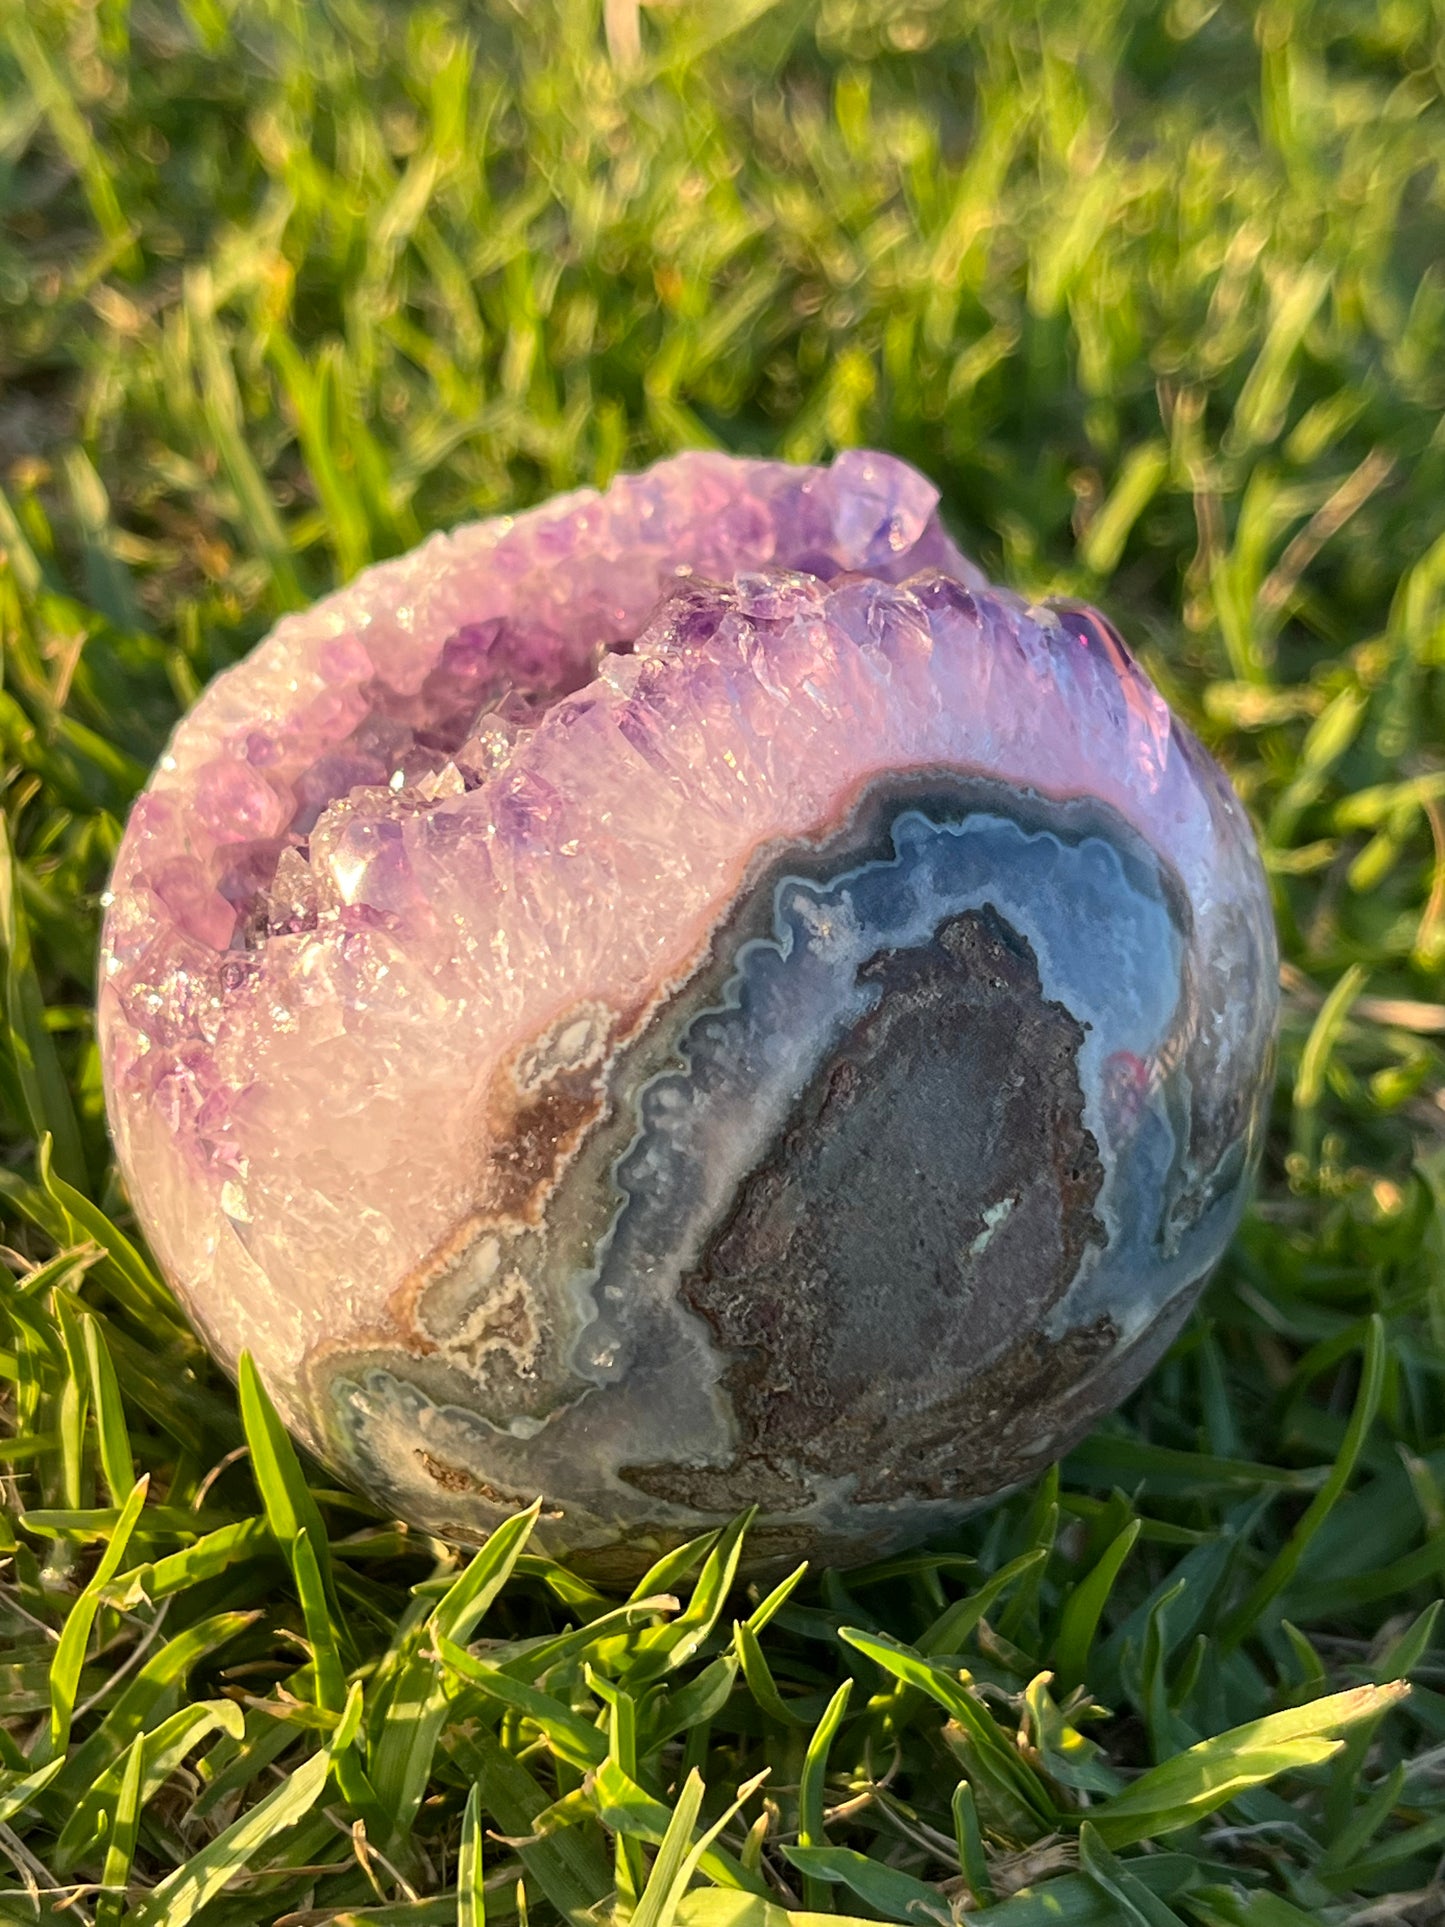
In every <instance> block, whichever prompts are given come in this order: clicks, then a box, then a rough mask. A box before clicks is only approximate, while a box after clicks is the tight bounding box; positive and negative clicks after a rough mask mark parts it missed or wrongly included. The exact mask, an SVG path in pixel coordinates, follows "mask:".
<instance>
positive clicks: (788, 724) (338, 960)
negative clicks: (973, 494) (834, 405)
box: [100, 452, 1275, 1571]
mask: <svg viewBox="0 0 1445 1927" xmlns="http://www.w3.org/2000/svg"><path fill="white" fill-rule="evenodd" d="M936 503H937V495H936V491H935V490H934V489H933V488H932V486H931V485H930V484H929V483H928V482H927V481H926V480H925V479H924V478H923V477H922V476H921V475H919V474H917V473H916V472H915V471H913V470H912V469H910V468H908V467H906V466H905V465H904V464H903V463H901V462H899V461H897V460H895V459H893V458H891V457H888V456H884V455H878V454H869V453H862V452H850V453H848V454H845V455H842V456H840V457H839V458H838V459H837V460H836V461H835V462H834V463H833V465H832V466H831V467H830V468H827V469H816V468H798V467H792V466H789V465H787V464H784V463H779V462H767V461H747V460H741V459H735V458H730V457H726V456H722V455H711V454H694V455H683V456H679V457H676V458H674V459H673V460H671V461H668V462H663V463H660V464H658V465H657V466H656V467H654V468H652V469H650V470H648V471H647V472H645V473H643V474H640V475H634V476H625V477H622V478H619V480H617V481H616V482H614V483H613V484H612V486H611V487H610V488H609V489H608V490H607V491H606V492H605V493H603V494H600V495H599V494H597V493H595V492H593V491H590V490H582V491H579V492H577V493H575V494H572V495H569V496H564V497H561V498H559V499H557V500H555V501H553V502H550V503H548V504H546V505H545V506H544V507H542V508H540V509H535V510H532V511H529V512H528V513H525V514H521V515H518V516H515V517H501V518H497V519H495V520H493V521H490V522H484V523H480V524H476V525H474V526H471V527H468V528H463V529H459V530H457V531H456V532H455V533H453V534H452V535H450V536H440V535H439V536H434V537H433V538H432V539H431V540H430V541H428V542H427V543H426V544H424V545H423V546H422V547H421V548H420V549H418V550H416V551H415V552H414V553H412V554H411V555H407V556H404V557H401V558H399V559H398V560H396V561H393V562H387V563H384V564H382V565H380V566H378V567H376V568H373V569H370V570H368V571H366V572H365V573H364V574H363V575H362V576H360V577H359V578H358V579H357V580H356V581H355V582H354V583H352V584H351V585H350V586H349V587H348V588H346V589H345V590H343V591H341V592H340V593H338V594H336V595H333V596H330V597H328V598H326V599H325V600H324V601H322V602H320V603H318V604H317V605H316V606H315V607H314V608H312V609H310V610H308V611H307V612H306V613H304V614H302V615H296V616H289V617H287V618H285V619H284V620H283V621H282V622H281V623H280V624H278V626H277V628H276V629H275V631H274V632H273V633H272V635H271V636H270V637H268V638H267V640H266V641H265V642H264V643H262V644H261V645H260V646H259V647H258V648H257V649H256V650H255V651H254V652H253V653H252V654H251V655H250V656H249V657H248V658H247V659H246V660H245V661H244V662H242V663H241V664H239V665H238V666H237V667H236V668H234V669H232V670H230V671H228V672H227V673H226V674H224V675H222V676H220V677H218V678H217V680H216V681H215V682H214V683H213V685H212V686H211V687H210V689H208V690H207V692H206V693H205V695H204V696H203V697H202V699H201V700H200V702H199V703H198V704H197V705H196V707H195V708H194V710H193V711H192V712H191V714H190V715H189V716H188V717H187V718H186V719H185V720H184V721H183V722H182V724H181V725H180V727H179V728H178V729H177V731H176V735H175V738H174V740H173V742H172V744H171V746H170V749H169V751H168V753H167V755H166V756H165V757H164V758H163V759H162V762H161V765H160V767H159V768H158V769H157V771H156V772H155V775H154V776H153V778H152V780H151V783H150V785H149V787H148V789H147V790H146V792H145V794H144V795H143V796H142V798H141V799H140V801H139V802H138V803H137V805H136V807H135V810H134V812H133V814H132V817H131V820H130V823H129V826H128V828H127V832H126V836H125V841H124V844H123V846H122V849H121V852H120V856H119V859H118V861H117V864H116V870H115V876H114V879H113V884H112V898H111V902H110V907H109V911H108V915H107V920H106V928H105V940H104V968H103V989H102V995H101V1006H100V1024H101V1039H102V1049H103V1054H104V1064H105V1073H106V1083H107V1093H108V1100H109V1106H110V1115H111V1119H112V1123H113V1127H114V1133H115V1140H116V1145H117V1150H118V1154H119V1157H120V1161H121V1166H122V1169H123V1172H124V1174H125V1177H126V1179H127V1182H128V1184H129V1186H130V1190H131V1194H132V1197H133V1199H134V1201H135V1205H136V1209H137V1211H138V1213H139V1215H140V1218H141V1221H142V1223H143V1225H144V1227H145V1230H146V1232H147V1235H148V1236H149V1238H150V1240H151V1243H152V1246H153V1248H154V1250H155V1252H156V1255H157V1258H158V1259H159V1261H160V1263H161V1264H162V1266H163V1267H164V1270H165V1272H166V1274H167V1276H168V1277H169V1278H170V1280H171V1281H172V1283H173V1284H174V1286H175V1288H176V1290H177V1292H178V1293H179V1294H180V1296H181V1298H182V1300H183V1301H184V1303H185V1304H186V1306H187V1307H188V1309H189V1310H190V1312H191V1314H192V1316H193V1317H194V1318H195V1320H196V1322H197V1324H198V1325H199V1326H200V1328H201V1329H202V1331H203V1332H204V1333H205V1335H206V1337H207V1339H208V1341H209V1342H210V1344H211V1345H212V1347H213V1348H214V1350H215V1351H216V1352H217V1354H218V1355H219V1356H220V1357H221V1358H222V1360H223V1361H225V1362H226V1363H227V1364H228V1365H233V1364H234V1362H235V1361H236V1359H237V1358H238V1356H239V1354H240V1353H241V1352H242V1351H243V1350H249V1351H250V1352H252V1354H253V1355H254V1356H255V1358H256V1361H257V1363H258V1365H259V1366H260V1368H261V1370H262V1373H263V1375H264V1377H265V1379H266V1381H267V1383H268V1385H269V1387H270V1389H271V1391H272V1394H273V1396H274V1397H275V1398H276V1400H277V1402H278V1405H279V1406H280V1408H281V1410H282V1412H283V1414H284V1416H285V1417H286V1419H287V1421H288V1422H289V1423H290V1424H291V1426H292V1427H293V1428H294V1429H295V1431H296V1432H297V1433H298V1435H299V1436H300V1437H301V1438H302V1439H303V1440H304V1441H305V1442H306V1443H307V1444H308V1445H309V1446H310V1447H312V1448H313V1449H314V1450H315V1451H316V1452H317V1453H319V1454H320V1455H321V1456H322V1457H323V1458H325V1459H327V1460H328V1461H330V1462H331V1463H332V1464H333V1465H335V1466H336V1467H337V1468H338V1469H339V1470H340V1471H342V1472H343V1473H345V1474H346V1475H348V1476H349V1477H351V1478H352V1479H353V1480H355V1481H356V1482H357V1483H359V1484H361V1485H362V1486H364V1487H365V1488H366V1489H368V1490H369V1491H371V1492H372V1493H373V1494H375V1495H376V1496H377V1498H378V1499H379V1500H380V1502H381V1503H383V1504H384V1505H386V1506H388V1507H390V1508H392V1509H393V1510H395V1511H397V1512H398V1513H400V1514H401V1515H402V1516H404V1517H407V1518H410V1519H413V1520H416V1521H417V1522H419V1523H422V1524H425V1525H427V1526H429V1527H433V1528H435V1529H438V1530H441V1531H444V1532H449V1533H452V1534H454V1535H456V1536H459V1537H476V1536H479V1535H480V1534H482V1533H484V1532H485V1531H486V1530H488V1529H489V1528H490V1526H492V1525H493V1524H495V1523H496V1521H497V1519H498V1518H500V1517H501V1516H503V1514H504V1513H505V1511H506V1510H508V1509H509V1508H511V1507H512V1506H513V1505H515V1504H516V1503H517V1502H519V1501H525V1500H526V1499H528V1498H530V1497H531V1496H533V1495H534V1494H535V1493H536V1492H538V1491H541V1492H543V1493H544V1494H545V1495H546V1497H547V1499H548V1502H549V1512H550V1514H551V1515H552V1516H551V1518H550V1520H549V1523H548V1526H547V1528H546V1529H547V1532H548V1533H549V1534H550V1541H551V1543H552V1544H553V1545H555V1546H556V1547H558V1548H559V1549H562V1550H567V1551H570V1552H572V1553H574V1554H579V1555H583V1556H585V1557H587V1558H588V1559H590V1560H591V1562H592V1564H593V1565H594V1566H595V1567H596V1568H597V1569H599V1570H607V1569H610V1568H611V1567H615V1568H616V1569H617V1570H619V1571H621V1570H624V1569H627V1568H629V1567H632V1566H636V1565H637V1564H638V1563H645V1562H646V1560H647V1559H648V1558H649V1557H650V1556H651V1554H652V1553H653V1552H654V1551H655V1549H656V1548H657V1547H659V1546H661V1545H665V1544H667V1543H670V1542H672V1541H675V1540H676V1539H677V1538H679V1537H680V1536H683V1535H686V1534H690V1533H692V1532H695V1531H696V1530H698V1529H700V1527H701V1526H702V1525H706V1524H708V1523H718V1522H720V1521H721V1520H722V1519H725V1518H726V1517H728V1516H730V1515H731V1513H733V1512H735V1511H736V1510H738V1509H740V1508H741V1507H742V1506H744V1505H747V1504H751V1503H757V1504H758V1505H759V1506H760V1507H761V1508H762V1511H763V1515H764V1527H763V1533H762V1537H761V1539H760V1540H759V1544H760V1545H761V1546H763V1547H769V1546H773V1545H776V1547H777V1548H778V1549H779V1550H785V1549H786V1550H792V1549H795V1548H802V1549H803V1550H810V1549H811V1550H816V1551H818V1552H819V1553H821V1554H823V1555H825V1556H836V1557H844V1558H847V1557H861V1556H866V1555H869V1554H872V1553H873V1552H875V1551H879V1550H883V1549H886V1548H887V1547H889V1546H892V1545H895V1544H899V1543H903V1542H906V1541H907V1540H909V1539H912V1538H917V1537H919V1536H921V1535H922V1534H924V1533H926V1532H927V1531H929V1530H930V1529H932V1528H933V1527H935V1526H937V1525H939V1524H943V1523H946V1522H947V1521H948V1520H950V1519H952V1518H955V1517H957V1516H959V1515H960V1514H961V1513H962V1512H963V1511H964V1510H966V1509H967V1508H968V1507H969V1506H971V1505H974V1504H977V1503H978V1502H979V1501H980V1500H981V1499H982V1498H984V1497H987V1496H989V1495H990V1494H992V1493H993V1492H996V1491H998V1490H1001V1489H1003V1488H1005V1487H1007V1486H1008V1485H1010V1484H1012V1483H1016V1482H1017V1481H1018V1480H1019V1479H1020V1478H1022V1477H1024V1476H1026V1475H1027V1473H1028V1472H1029V1471H1030V1470H1031V1469H1032V1468H1033V1467H1035V1466H1036V1465H1039V1464H1042V1463H1044V1462H1046V1461H1047V1460H1048V1459H1049V1458H1050V1457H1052V1456H1054V1455H1056V1454H1057V1453H1058V1452H1059V1451H1061V1450H1063V1449H1064V1448H1065V1447H1066V1446H1067V1444H1068V1443H1069V1442H1070V1441H1071V1440H1072V1439H1073V1438H1074V1437H1076V1436H1077V1435H1078V1434H1079V1432H1080V1431H1081V1430H1082V1429H1083V1428H1084V1427H1086V1426H1087V1424H1088V1423H1089V1422H1090V1420H1091V1419H1092V1418H1093V1417H1095V1416H1097V1414H1098V1413H1099V1411H1101V1410H1103V1409H1106V1408H1107V1406H1108V1405H1109V1404H1110V1403H1112V1402H1114V1401H1115V1400H1116V1399H1117V1398H1118V1397H1120V1396H1122V1394H1123V1392H1124V1390H1126V1389H1127V1388H1128V1386H1129V1384H1131V1383H1132V1382H1133V1381H1134V1380H1135V1379H1136V1378H1137V1377H1138V1376H1139V1375H1140V1373H1141V1372H1142V1371H1143V1370H1144V1369H1145V1368H1146V1367H1147V1365H1148V1363H1149V1362H1150V1360H1151V1359H1152V1358H1153V1357H1155V1356H1157V1354H1158V1352H1159V1351H1160V1350H1161V1349H1162V1347H1163V1345H1164V1344H1165V1343H1167V1341H1168V1339H1169V1337H1170V1336H1171V1335H1172V1333H1173V1332H1174V1331H1175V1330H1177V1328H1178V1325H1179V1323H1180V1321H1181V1320H1182V1317H1183V1316H1184V1313H1185V1312H1186V1311H1187V1309H1188V1306H1189V1304H1190V1303H1191V1302H1192V1299H1193V1296H1194V1294H1195V1292H1196V1290H1197V1288H1198V1285H1199V1283H1200V1281H1201V1280H1202V1278H1203V1276H1204V1274H1205V1272H1206V1271H1207V1270H1208V1268H1209V1266H1210V1264H1211V1263H1212V1262H1213V1261H1214V1259H1215V1258H1216V1257H1217V1256H1218V1253H1219V1251H1220V1249H1221V1248H1222V1245H1223V1243H1224V1242H1225V1240H1226V1239H1227V1237H1228V1235H1229V1232H1230V1230H1231V1228H1232V1225H1233V1223H1234V1221H1235V1218H1236V1217H1237V1213H1238V1209H1239V1205H1240V1202H1241V1199H1242V1196H1243V1192H1244V1188H1245V1185H1246V1182H1247V1178H1248V1175H1249V1172H1250V1169H1251V1167H1252V1164H1253V1161H1254V1159H1255V1156H1256V1154H1257V1147H1258V1139H1259V1132H1260V1129H1261V1115H1262V1105H1263V1098H1264V1092H1265V1088H1266V1083H1267V1076H1268V1066H1269V1057H1270V1039H1271V1035H1272V1022H1273V1011H1274V989H1273V983H1274V969H1275V963H1274V949H1273V934H1272V928H1271V924H1270V920H1269V912H1268V905H1267V899H1266V896H1265V892H1264V886H1263V881H1262V877H1261V874H1260V870H1259V866H1258V861H1257V857H1256V855H1255V851H1254V846H1253V842H1252V839H1251V835H1250V832H1249V829H1248V825H1247V822H1246V820H1245V818H1244V815H1243V812H1242V811H1241V809H1240V807H1239V805H1238V803H1237V801H1236V800H1235V798H1234V797H1233V795H1232V793H1231V791H1230V790H1229V787H1228V784H1227V783H1226V782H1225V780H1224V779H1223V777H1222V776H1221V774H1220V772H1219V771H1218V769H1217V768H1216V766H1215V765H1214V764H1213V763H1212V762H1211V761H1210V759H1209V758H1208V756H1207V755H1206V754H1205V752H1204V751H1203V750H1202V749H1201V748H1200V746H1199V745H1198V743H1197V742H1196V741H1195V739H1194V738H1193V737H1191V736H1190V735H1189V734H1188V732H1187V731H1185V730H1184V729H1183V728H1182V727H1181V725H1179V723H1178V722H1177V721H1176V720H1175V719H1173V718H1172V717H1171V716H1170V714H1169V711H1168V710H1167V708H1166V706H1165V704H1164V703H1163V701H1162V700H1161V698H1160V697H1159V695H1158V694H1157V692H1156V691H1155V690H1154V689H1153V688H1152V686H1151V685H1150V684H1149V682H1148V680H1147V678H1146V677H1145V676H1144V674H1143V673H1142V671H1141V670H1140V669H1139V668H1138V667H1137V665H1136V664H1135V663H1134V662H1133V660H1132V659H1131V657H1130V656H1129V654H1128V652H1127V650H1126V649H1125V647H1124V645H1123V644H1122V643H1121V642H1120V640H1119V638H1118V637H1117V635H1116V634H1115V633H1114V631H1113V630H1112V629H1111V628H1110V627H1109V625H1108V624H1107V623H1106V622H1105V621H1104V620H1103V618H1101V617H1099V616H1097V615H1096V614H1094V613H1093V612H1091V611H1087V610H1083V609H1081V608H1077V607H1072V606H1070V607H1060V608H1048V607H1038V606H1033V605H1030V604H1028V603H1027V602H1025V601H1024V600H1022V599H1021V598H1019V597H1017V596H1014V595H1011V594H1009V593H1007V592H1005V591H1001V590H995V589H990V588H989V587H988V586H987V585H986V583H985V581H984V579H983V577H982V576H981V575H980V574H979V572H978V570H977V569H976V568H974V567H973V565H972V564H971V563H969V562H967V561H966V560H965V559H964V558H963V557H962V556H961V555H960V554H959V553H958V551H957V550H956V549H955V547H954V546H953V544H952V543H951V541H950V540H949V538H948V537H947V535H946V534H945V533H944V532H943V529H942V527H941V525H940V523H939V520H938V517H937V512H936Z"/></svg>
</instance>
